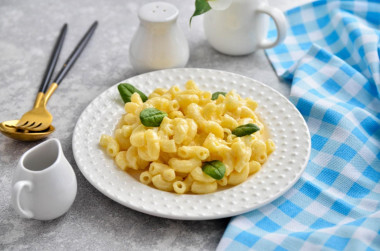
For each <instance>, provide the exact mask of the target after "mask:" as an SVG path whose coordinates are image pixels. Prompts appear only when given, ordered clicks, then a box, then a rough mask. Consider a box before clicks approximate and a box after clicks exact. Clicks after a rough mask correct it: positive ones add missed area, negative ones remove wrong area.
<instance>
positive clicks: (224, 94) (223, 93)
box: [211, 92, 227, 100]
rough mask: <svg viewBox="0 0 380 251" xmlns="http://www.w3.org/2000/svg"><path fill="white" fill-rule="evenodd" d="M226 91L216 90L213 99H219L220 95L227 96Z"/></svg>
mask: <svg viewBox="0 0 380 251" xmlns="http://www.w3.org/2000/svg"><path fill="white" fill-rule="evenodd" d="M226 94H227V93H226V92H214V93H213V94H212V96H211V100H216V99H218V97H219V95H223V96H226Z"/></svg>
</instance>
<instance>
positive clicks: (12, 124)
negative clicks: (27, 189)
mask: <svg viewBox="0 0 380 251" xmlns="http://www.w3.org/2000/svg"><path fill="white" fill-rule="evenodd" d="M97 25H98V22H97V21H95V22H94V23H93V24H92V25H91V27H90V29H89V30H88V31H87V32H86V34H85V35H84V37H83V38H82V39H81V40H80V42H79V43H78V45H77V46H76V47H75V49H74V51H73V52H72V53H71V55H70V56H69V58H68V59H67V61H66V62H65V63H64V65H63V67H62V68H61V70H60V72H59V73H58V76H57V77H56V79H55V81H54V83H53V84H51V85H50V87H49V89H48V90H47V91H46V89H47V87H48V84H49V82H50V79H51V75H52V74H53V71H54V68H55V65H56V63H57V60H58V55H59V53H60V50H61V48H62V44H63V40H64V37H65V34H66V30H67V25H66V24H65V25H64V26H63V27H62V30H61V34H60V36H59V37H58V40H57V42H56V45H55V47H54V49H53V54H52V56H51V58H50V61H49V64H48V68H47V69H46V72H45V76H44V78H43V81H42V83H41V87H40V91H39V93H38V94H37V97H36V101H35V103H34V107H35V108H36V107H39V105H40V103H43V104H44V106H45V105H46V102H47V101H48V99H49V98H50V96H51V94H52V93H53V92H54V90H55V89H56V88H57V87H58V84H59V83H60V82H61V81H62V80H63V78H64V77H65V76H66V74H67V73H68V72H69V70H70V69H71V67H72V66H73V65H74V63H75V61H76V60H77V59H78V57H79V55H80V54H81V52H82V51H83V50H84V48H85V47H86V45H87V43H88V42H89V40H90V38H91V36H92V34H93V33H94V31H95V29H96V27H97ZM45 92H46V93H45ZM19 123H20V120H9V121H4V122H2V123H0V132H1V133H2V134H4V135H5V136H7V137H10V138H13V139H17V140H22V141H35V140H39V139H42V138H45V137H47V136H48V135H49V134H51V133H52V132H54V131H55V128H54V126H52V125H51V124H50V125H48V126H46V129H44V128H40V129H44V130H38V131H37V130H35V127H36V126H34V125H37V127H39V125H41V124H42V123H41V124H38V123H30V124H29V123H28V124H25V123H23V124H22V125H21V126H20V125H19ZM28 127H29V128H28ZM28 129H33V130H34V131H31V130H28Z"/></svg>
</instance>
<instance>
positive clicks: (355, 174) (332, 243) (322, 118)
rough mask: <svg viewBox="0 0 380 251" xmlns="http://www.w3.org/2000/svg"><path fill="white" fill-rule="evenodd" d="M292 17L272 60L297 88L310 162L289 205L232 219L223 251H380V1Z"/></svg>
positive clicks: (295, 12)
mask: <svg viewBox="0 0 380 251" xmlns="http://www.w3.org/2000/svg"><path fill="white" fill-rule="evenodd" d="M285 14H286V16H287V18H288V21H289V29H288V37H287V38H286V40H285V41H284V43H283V44H281V45H279V46H277V47H275V48H273V49H268V50H266V54H267V56H268V58H269V60H270V61H271V63H272V65H273V67H274V69H275V70H276V72H277V74H278V75H279V76H280V77H281V78H283V79H285V80H288V81H289V82H291V94H290V100H291V101H292V102H293V104H294V105H295V106H296V107H297V108H298V109H299V111H300V112H301V113H302V115H303V117H304V118H305V120H306V122H307V124H308V127H309V129H310V133H311V140H312V150H311V155H310V160H309V162H308V165H307V167H306V170H305V172H304V174H303V175H302V177H301V179H300V180H299V181H298V182H297V183H296V185H295V186H294V187H293V188H291V189H290V190H289V191H288V192H287V193H285V194H284V195H283V196H281V197H280V198H279V199H277V200H275V201H274V202H272V203H270V204H268V205H266V206H264V207H262V208H260V209H257V210H254V211H252V212H249V213H246V214H243V215H240V216H237V217H234V218H232V219H231V221H230V223H229V225H228V227H227V229H226V231H225V233H224V235H223V237H222V239H221V241H220V243H219V246H218V250H246V249H252V250H266V251H270V250H380V99H379V98H380V60H379V54H380V2H379V1H378V0H372V1H317V2H313V3H310V4H306V5H303V6H301V7H297V8H294V9H291V10H289V11H287V12H286V13H285ZM271 27H272V29H271V31H270V32H269V37H275V36H276V32H275V29H274V28H273V27H274V26H273V24H272V26H271Z"/></svg>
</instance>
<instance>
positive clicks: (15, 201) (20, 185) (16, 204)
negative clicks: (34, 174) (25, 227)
mask: <svg viewBox="0 0 380 251" xmlns="http://www.w3.org/2000/svg"><path fill="white" fill-rule="evenodd" d="M24 188H27V189H28V190H29V191H31V190H32V188H33V184H32V183H31V182H30V181H27V180H21V181H18V182H17V183H16V184H15V185H14V186H13V191H12V205H13V208H14V209H15V210H16V211H17V213H18V214H20V215H21V216H23V217H25V218H29V219H30V218H32V217H33V216H34V214H33V212H32V211H30V210H27V209H23V208H22V207H21V203H20V195H21V192H22V190H23V189H24Z"/></svg>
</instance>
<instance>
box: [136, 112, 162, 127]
mask: <svg viewBox="0 0 380 251" xmlns="http://www.w3.org/2000/svg"><path fill="white" fill-rule="evenodd" d="M166 116H168V114H167V113H166V112H162V111H160V110H158V109H156V108H146V109H144V110H142V111H141V112H140V121H141V123H142V124H143V125H144V126H147V127H159V126H160V125H161V122H162V120H163V119H164V118H165V117H166Z"/></svg>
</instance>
